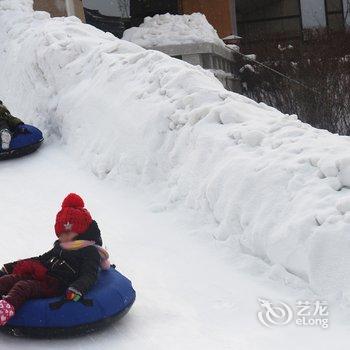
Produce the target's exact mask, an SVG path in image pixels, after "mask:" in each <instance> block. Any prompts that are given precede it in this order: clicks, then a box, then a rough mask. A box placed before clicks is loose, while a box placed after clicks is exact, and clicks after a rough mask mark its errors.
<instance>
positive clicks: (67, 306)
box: [5, 268, 136, 336]
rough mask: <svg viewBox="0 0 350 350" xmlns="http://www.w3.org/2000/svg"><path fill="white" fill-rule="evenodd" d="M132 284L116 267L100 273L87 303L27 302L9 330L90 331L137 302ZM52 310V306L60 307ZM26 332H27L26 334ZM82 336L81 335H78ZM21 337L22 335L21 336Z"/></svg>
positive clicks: (85, 299) (43, 300) (44, 331)
mask: <svg viewBox="0 0 350 350" xmlns="http://www.w3.org/2000/svg"><path fill="white" fill-rule="evenodd" d="M135 297H136V293H135V291H134V289H133V287H132V284H131V282H130V281H129V280H128V279H127V278H126V277H124V276H123V275H122V274H121V273H119V272H118V271H117V270H115V269H114V268H110V269H109V270H108V271H101V272H100V274H99V278H98V281H97V283H96V284H95V286H94V287H93V288H92V289H91V291H90V292H88V293H87V294H86V296H85V297H84V299H83V301H84V302H64V300H63V299H62V298H46V299H33V300H30V301H27V302H26V303H25V304H24V305H23V306H22V307H21V309H20V310H19V311H18V312H17V313H16V315H15V316H14V317H13V318H12V319H11V320H10V321H9V322H8V324H7V325H6V327H5V328H6V329H7V331H11V330H16V329H17V330H20V332H21V333H23V335H29V336H30V335H31V334H30V333H31V332H32V333H33V335H35V334H40V332H41V334H45V336H49V335H50V334H51V333H52V334H53V335H54V334H55V333H58V331H60V330H63V331H67V330H69V329H70V328H71V329H77V330H79V327H82V329H84V331H89V327H90V326H91V328H92V329H94V328H95V327H96V325H97V324H98V323H100V322H102V323H103V321H105V320H110V319H114V318H117V316H121V315H123V314H125V313H126V312H127V311H128V310H129V309H130V307H131V306H132V304H133V303H134V301H135ZM57 305H59V307H55V308H53V306H57ZM84 326H85V327H84ZM26 330H27V332H26ZM78 333H79V332H78ZM21 335H22V334H21Z"/></svg>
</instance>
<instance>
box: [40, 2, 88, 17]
mask: <svg viewBox="0 0 350 350" xmlns="http://www.w3.org/2000/svg"><path fill="white" fill-rule="evenodd" d="M34 10H36V11H46V12H49V13H50V15H51V16H52V17H62V16H76V17H79V18H80V19H81V20H82V21H85V17H84V10H83V4H82V2H81V0H34Z"/></svg>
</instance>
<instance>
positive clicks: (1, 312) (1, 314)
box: [0, 300, 15, 326]
mask: <svg viewBox="0 0 350 350" xmlns="http://www.w3.org/2000/svg"><path fill="white" fill-rule="evenodd" d="M14 315H15V308H14V307H13V306H12V305H11V304H10V303H8V302H7V301H6V300H0V326H5V324H6V323H7V322H8V321H9V319H10V318H12V317H13V316H14Z"/></svg>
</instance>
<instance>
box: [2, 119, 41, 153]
mask: <svg viewBox="0 0 350 350" xmlns="http://www.w3.org/2000/svg"><path fill="white" fill-rule="evenodd" d="M22 126H24V127H25V129H26V131H25V132H20V131H18V130H15V132H14V133H13V135H12V140H11V143H10V149H9V150H6V151H4V150H2V149H1V147H0V160H1V159H10V158H18V157H22V156H24V155H27V154H29V153H32V152H34V151H36V150H37V149H38V148H39V147H40V145H41V144H42V142H43V140H44V137H43V134H42V132H41V131H40V130H39V129H38V128H36V127H34V126H32V125H27V124H24V125H22Z"/></svg>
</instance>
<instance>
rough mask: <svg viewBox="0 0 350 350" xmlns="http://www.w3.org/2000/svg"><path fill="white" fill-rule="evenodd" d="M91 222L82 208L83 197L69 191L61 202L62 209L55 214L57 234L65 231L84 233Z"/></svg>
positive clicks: (87, 213)
mask: <svg viewBox="0 0 350 350" xmlns="http://www.w3.org/2000/svg"><path fill="white" fill-rule="evenodd" d="M91 223H92V218H91V215H90V213H89V212H88V211H87V209H85V208H84V201H83V199H82V198H81V197H80V196H78V195H77V194H75V193H70V194H69V195H68V196H67V197H66V198H65V199H64V201H63V203H62V209H61V211H60V212H59V213H58V214H57V216H56V224H55V231H56V235H57V236H59V235H60V234H61V233H65V232H75V233H77V234H82V233H84V232H85V231H86V230H87V229H88V228H89V226H90V225H91Z"/></svg>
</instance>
